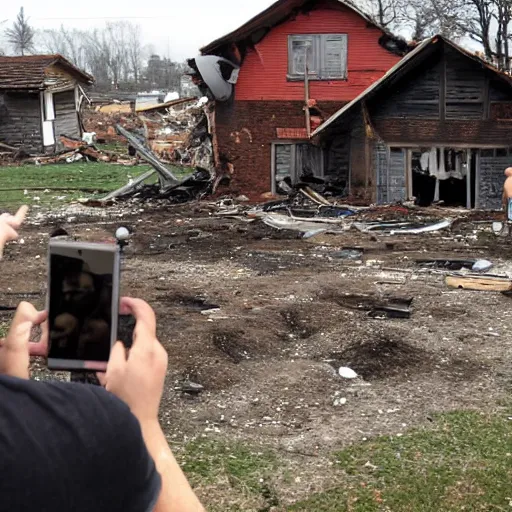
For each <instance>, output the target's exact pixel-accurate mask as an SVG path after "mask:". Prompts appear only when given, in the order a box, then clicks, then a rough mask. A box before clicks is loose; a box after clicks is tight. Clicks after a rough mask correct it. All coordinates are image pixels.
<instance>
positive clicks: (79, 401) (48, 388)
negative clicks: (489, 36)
mask: <svg viewBox="0 0 512 512" xmlns="http://www.w3.org/2000/svg"><path fill="white" fill-rule="evenodd" d="M160 486H161V480H160V475H159V474H158V473H157V471H156V468H155V465H154V463H153V460H152V459H151V457H150V456H149V454H148V451H147V449H146V446H145V444H144V441H143V439H142V435H141V431H140V425H139V422H138V421H137V419H136V418H135V417H134V416H133V414H132V413H131V412H130V410H129V409H128V407H127V406H126V405H125V404H124V403H123V402H122V401H121V400H119V399H117V398H116V397H115V396H113V395H111V394H110V393H108V392H107V391H105V390H104V389H102V388H100V387H96V386H89V385H84V384H73V383H64V382H44V383H43V382H35V381H29V380H22V379H16V378H13V377H6V376H0V512H4V511H6V512H7V511H9V512H28V511H30V512H35V511H37V512H61V511H62V512H64V511H65V512H82V511H83V512H85V511H87V512H103V511H105V512H116V511H119V512H121V511H122V512H132V511H133V512H149V511H151V510H153V508H154V506H155V503H156V500H157V498H158V494H159V492H160Z"/></svg>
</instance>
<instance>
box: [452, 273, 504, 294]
mask: <svg viewBox="0 0 512 512" xmlns="http://www.w3.org/2000/svg"><path fill="white" fill-rule="evenodd" d="M445 282H446V285H447V286H449V287H450V288H459V289H462V290H477V291H490V292H506V291H510V290H512V281H511V280H510V279H509V278H507V277H497V276H480V275H466V276H457V275H451V276H447V277H446V280H445Z"/></svg>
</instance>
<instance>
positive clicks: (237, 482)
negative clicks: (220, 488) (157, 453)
mask: <svg viewBox="0 0 512 512" xmlns="http://www.w3.org/2000/svg"><path fill="white" fill-rule="evenodd" d="M180 459H181V460H180V462H181V467H182V468H183V471H185V473H186V474H187V476H188V477H189V479H190V481H191V483H192V484H193V485H195V486H198V485H201V486H206V485H211V484H213V483H215V482H218V481H221V480H227V481H228V482H229V485H230V486H231V487H232V488H233V489H235V490H236V491H237V492H242V493H244V494H247V495H258V496H259V497H261V498H263V500H264V502H265V503H267V504H268V506H269V507H271V506H276V505H277V497H276V492H275V490H274V489H273V488H272V485H271V484H270V477H271V476H272V475H273V474H275V472H276V470H277V469H278V467H279V463H278V459H277V456H276V455H275V454H274V453H273V452H271V451H268V450H257V449H253V448H250V447H248V446H245V445H242V444H226V443H222V442H217V441H210V440H198V441H193V442H191V443H189V444H188V445H187V446H186V448H185V451H184V453H183V454H182V456H181V457H180ZM224 510H226V509H224ZM232 510H237V508H233V509H232ZM262 510H264V509H262Z"/></svg>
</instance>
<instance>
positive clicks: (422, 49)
mask: <svg viewBox="0 0 512 512" xmlns="http://www.w3.org/2000/svg"><path fill="white" fill-rule="evenodd" d="M439 41H442V42H444V43H445V44H448V45H449V46H451V47H452V48H454V49H455V50H457V51H458V52H460V53H462V54H463V55H464V56H465V57H468V58H470V59H472V60H474V61H475V62H478V63H479V64H480V65H481V66H483V67H485V68H487V69H489V70H490V71H492V72H493V73H495V74H496V75H497V76H498V78H500V79H501V80H504V81H505V82H507V83H508V84H509V85H510V86H512V78H511V77H510V76H509V75H507V74H506V73H503V72H502V71H500V70H499V69H498V68H496V67H494V66H493V65H491V64H489V63H488V62H486V61H485V60H483V59H482V58H480V57H479V56H478V55H475V54H474V53H471V52H469V51H467V50H465V49H464V48H462V47H461V46H459V45H457V44H455V43H454V42H453V41H450V40H449V39H447V38H446V37H444V36H441V35H436V36H432V37H430V38H428V39H425V40H424V41H423V42H421V43H420V44H419V45H418V46H416V48H414V50H412V51H411V52H410V53H408V54H407V55H406V56H405V57H404V58H403V59H402V60H400V61H399V62H398V63H397V64H395V65H394V66H393V67H392V68H391V69H389V70H388V72H387V73H386V74H385V75H384V76H383V77H382V78H380V79H379V80H377V81H376V82H374V83H373V84H372V85H370V87H368V89H366V90H364V91H363V92H362V93H361V94H360V95H359V96H357V97H356V98H354V99H353V100H352V101H351V102H350V103H347V104H346V105H345V106H344V107H342V108H341V109H340V110H338V112H336V113H335V114H333V115H332V116H331V117H330V118H329V119H327V121H325V122H324V123H323V124H321V125H320V126H319V127H318V128H317V129H316V130H315V131H314V132H313V133H312V134H311V137H315V136H316V135H319V134H320V133H322V132H324V131H325V130H326V129H327V128H329V126H331V125H332V124H333V123H335V122H336V121H337V120H339V119H340V118H342V117H343V116H345V115H346V114H348V113H349V112H351V111H353V110H354V108H355V107H356V106H357V105H359V104H360V103H362V102H363V101H365V100H367V99H370V98H371V97H373V96H374V95H375V94H377V93H378V92H379V91H380V90H381V89H383V88H384V87H385V86H386V85H387V84H388V83H389V82H391V81H392V80H393V79H395V78H397V76H399V75H402V74H404V73H405V72H407V71H409V70H410V69H413V68H414V67H415V66H416V65H418V64H419V63H420V62H421V56H423V55H424V54H425V53H426V52H429V51H430V50H433V49H435V47H436V45H437V44H438V43H439Z"/></svg>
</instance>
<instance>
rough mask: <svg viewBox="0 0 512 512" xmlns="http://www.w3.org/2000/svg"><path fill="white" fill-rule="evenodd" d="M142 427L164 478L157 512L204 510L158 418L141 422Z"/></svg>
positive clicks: (200, 511)
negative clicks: (177, 460) (170, 446)
mask: <svg viewBox="0 0 512 512" xmlns="http://www.w3.org/2000/svg"><path fill="white" fill-rule="evenodd" d="M141 429H142V436H143V437H144V442H145V443H146V446H147V448H148V452H149V453H150V455H151V456H152V457H153V460H154V461H155V465H156V469H157V470H158V472H159V473H160V476H161V478H162V491H161V492H160V496H159V498H158V501H157V504H156V507H155V512H171V511H176V512H177V511H180V512H189V511H190V512H203V511H204V508H203V506H202V505H201V503H199V500H198V499H197V497H196V495H195V494H194V492H193V491H192V489H191V487H190V485H189V483H188V481H187V478H186V477H185V475H184V474H183V471H181V468H180V467H179V465H178V463H177V462H176V459H175V458H174V455H173V454H172V451H171V449H170V448H169V444H168V443H167V440H166V439H165V435H164V433H163V431H162V428H161V427H160V424H159V423H158V420H153V421H145V422H144V423H141Z"/></svg>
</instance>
